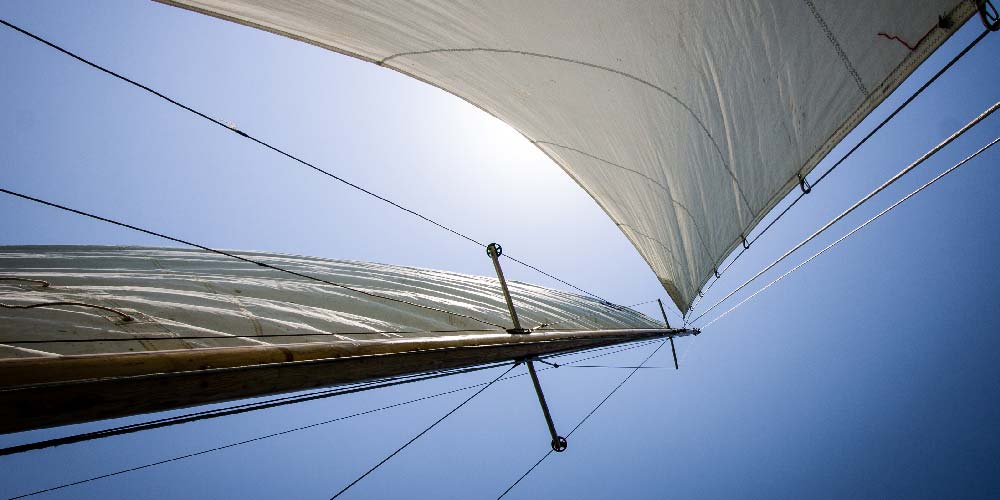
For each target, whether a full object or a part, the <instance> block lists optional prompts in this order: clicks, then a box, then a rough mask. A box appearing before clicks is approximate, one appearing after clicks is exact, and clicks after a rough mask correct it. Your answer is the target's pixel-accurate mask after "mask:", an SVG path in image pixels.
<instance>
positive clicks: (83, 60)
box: [0, 19, 622, 307]
mask: <svg viewBox="0 0 1000 500" xmlns="http://www.w3.org/2000/svg"><path fill="white" fill-rule="evenodd" d="M0 24H3V25H4V26H6V27H8V28H10V29H12V30H14V31H17V32H18V33H21V34H22V35H25V36H27V37H29V38H31V39H33V40H35V41H38V42H40V43H42V44H44V45H46V46H48V47H51V48H53V49H55V50H57V51H59V52H62V53H63V54H65V55H67V56H69V57H71V58H73V59H76V60H77V61H79V62H81V63H83V64H86V65H87V66H90V67H92V68H94V69H96V70H98V71H101V72H103V73H105V74H107V75H109V76H112V77H114V78H117V79H119V80H121V81H123V82H126V83H128V84H130V85H133V86H135V87H137V88H139V89H142V90H144V91H146V92H148V93H150V94H152V95H154V96H156V97H159V98H160V99H163V100H164V101H167V102H168V103H170V104H173V105H174V106H177V107H179V108H181V109H183V110H185V111H188V112H190V113H193V114H195V115H197V116H199V117H201V118H204V119H205V120H208V121H209V122H211V123H213V124H215V125H218V126H220V127H223V128H225V129H227V130H230V131H232V132H234V133H236V134H238V135H240V136H242V137H245V138H247V139H250V140H251V141H253V142H255V143H257V144H259V145H261V146H263V147H265V148H267V149H270V150H271V151H274V152H275V153H278V154H280V155H282V156H285V157H286V158H289V159H291V160H293V161H295V162H297V163H300V164H302V165H304V166H306V167H309V168H310V169H312V170H315V171H316V172H318V173H320V174H323V175H325V176H327V177H329V178H331V179H334V180H336V181H339V182H341V183H343V184H344V185H346V186H349V187H351V188H354V189H356V190H358V191H361V192H362V193H365V194H367V195H368V196H371V197H373V198H375V199H377V200H380V201H382V202H385V203H388V204H389V205H392V206H393V207H396V208H398V209H400V210H402V211H404V212H406V213H409V214H411V215H413V216H416V217H418V218H420V219H422V220H424V221H426V222H429V223H431V224H433V225H435V226H437V227H439V228H441V229H443V230H445V231H448V232H449V233H451V234H453V235H455V236H458V237H459V238H462V239H464V240H467V241H469V242H472V243H475V244H476V245H479V246H480V247H483V248H486V244H484V243H483V242H481V241H479V240H476V239H475V238H472V237H471V236H468V235H466V234H464V233H462V232H459V231H457V230H455V229H452V228H450V227H448V226H446V225H444V224H442V223H440V222H438V221H436V220H434V219H431V218H430V217H427V216H425V215H423V214H421V213H419V212H416V211H414V210H411V209H409V208H406V207H404V206H402V205H400V204H398V203H396V202H394V201H392V200H390V199H388V198H386V197H384V196H381V195H379V194H376V193H374V192H372V191H369V190H368V189H365V188H364V187H361V186H360V185H358V184H355V183H353V182H351V181H348V180H347V179H344V178H343V177H340V176H338V175H336V174H334V173H332V172H330V171H328V170H325V169H323V168H320V167H318V166H316V165H314V164H312V163H310V162H308V161H305V160H303V159H302V158H299V157H298V156H295V155H293V154H291V153H288V152H286V151H284V150H282V149H280V148H278V147H276V146H273V145H271V144H270V143H268V142H265V141H264V140H261V139H258V138H256V137H254V136H252V135H250V134H248V133H246V132H244V131H242V130H239V129H238V128H236V127H233V126H230V125H227V124H225V123H223V122H221V121H220V120H217V119H215V118H212V117H211V116H209V115H208V114H206V113H204V112H201V111H198V110H197V109H195V108H192V107H190V106H187V105H185V104H183V103H181V102H179V101H176V100H174V99H172V98H170V97H167V96H166V95H164V94H162V93H160V92H158V91H156V90H153V89H152V88H150V87H148V86H146V85H144V84H142V83H139V82H137V81H135V80H132V79H131V78H128V77H126V76H123V75H121V74H119V73H116V72H114V71H112V70H110V69H108V68H106V67H104V66H101V65H100V64H97V63H95V62H93V61H91V60H89V59H86V58H84V57H83V56H80V55H77V54H76V53H74V52H71V51H70V50H68V49H65V48H63V47H61V46H59V45H56V44H55V43H53V42H50V41H48V40H46V39H44V38H42V37H40V36H38V35H36V34H34V33H31V32H30V31H27V30H25V29H23V28H21V27H18V26H16V25H14V24H11V23H9V22H7V21H6V20H4V19H0ZM503 256H504V257H507V258H508V259H510V260H511V261H513V262H516V263H518V264H520V265H522V266H524V267H527V268H528V269H531V270H533V271H536V272H538V273H541V274H542V275H544V276H547V277H549V278H552V279H554V280H556V281H558V282H559V283H562V284H564V285H566V286H569V287H571V288H573V289H574V290H577V291H579V292H582V293H584V294H586V295H589V296H591V297H593V298H595V299H597V300H600V301H602V302H605V303H607V304H611V305H614V306H618V305H617V304H615V303H614V302H611V301H609V300H606V299H604V298H602V297H600V296H598V295H595V294H593V293H591V292H588V291H587V290H584V289H582V288H580V287H578V286H576V285H574V284H572V283H570V282H568V281H565V280H563V279H560V278H558V277H556V276H554V275H552V274H550V273H547V272H545V271H543V270H541V269H539V268H538V267H535V266H533V265H531V264H528V263H527V262H525V261H522V260H520V259H517V258H514V257H511V256H510V255H507V254H504V255H503ZM618 307H622V306H618Z"/></svg>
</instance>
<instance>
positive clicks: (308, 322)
mask: <svg viewBox="0 0 1000 500" xmlns="http://www.w3.org/2000/svg"><path fill="white" fill-rule="evenodd" d="M239 255H241V256H244V257H247V258H250V259H253V260H255V261H260V262H264V263H267V264H269V265H273V266H277V267H280V268H282V269H288V270H292V271H295V272H299V273H302V274H304V275H307V276H310V277H313V278H319V279H323V280H327V281H330V282H334V283H339V284H342V285H346V286H349V287H351V288H354V289H356V290H360V291H363V292H367V293H373V294H378V295H381V296H383V297H390V298H393V299H400V300H405V301H408V302H412V303H415V304H420V305H424V306H430V307H434V308H436V309H442V310H447V311H451V312H454V313H457V314H458V315H454V314H447V313H443V312H439V311H434V310H429V309H422V308H419V307H414V306H412V305H408V304H404V303H400V302H394V301H391V300H386V299H381V298H375V297H371V296H366V295H363V294H360V293H358V292H357V291H352V290H348V289H345V288H341V287H337V286H333V285H329V284H324V283H320V282H317V281H313V280H309V279H305V278H301V277H296V276H291V275H288V274H285V273H282V272H279V271H275V270H273V269H266V268H263V267H258V266H253V265H250V264H247V263H245V262H241V261H238V260H234V259H231V258H228V257H225V256H221V255H216V254H210V253H206V252H202V251H199V250H187V249H171V248H138V247H88V246H61V247H60V246H26V247H0V276H2V278H3V279H0V289H2V290H3V299H2V302H3V303H5V304H9V305H13V306H28V305H32V304H41V303H50V302H76V303H82V304H90V305H96V306H101V307H106V308H109V309H111V310H114V311H119V312H121V313H124V314H127V315H129V316H131V317H132V318H134V319H132V320H129V321H126V320H123V317H122V316H119V315H118V314H116V313H115V312H113V311H111V310H107V309H97V308H91V307H84V306H77V305H59V306H52V307H44V308H33V309H5V308H0V358H24V357H44V356H55V355H67V354H74V355H75V354H109V353H123V352H133V351H135V352H142V351H163V350H172V349H196V348H205V347H243V346H255V345H263V346H267V345H283V344H284V345H288V344H298V343H310V342H331V341H350V342H356V343H357V342H362V343H363V342H365V341H374V340H385V339H402V338H413V337H427V336H435V335H439V336H446V335H449V333H450V334H451V335H454V332H456V331H460V330H471V331H475V330H481V331H484V333H485V331H491V332H493V333H496V332H497V331H500V332H503V330H501V329H499V328H498V327H496V326H493V325H490V324H486V323H481V322H478V321H476V320H474V319H471V318H469V317H472V318H477V319H481V320H485V321H487V322H490V323H494V324H498V325H501V326H503V327H505V328H509V327H510V326H511V325H510V317H509V315H508V312H507V306H506V303H505V302H504V299H503V295H502V294H501V292H500V285H499V282H498V281H497V280H496V278H483V277H477V276H469V275H463V274H458V273H450V272H445V271H433V270H429V269H416V268H410V267H401V266H390V265H385V264H372V263H366V262H353V261H336V260H327V259H319V258H314V257H299V256H291V255H277V254H266V253H260V252H239ZM11 278H16V279H11ZM19 280H20V281H19ZM28 280H35V281H28ZM40 281H41V282H46V283H48V285H49V286H41V285H42V283H39V282H40ZM508 285H509V286H510V291H511V295H512V296H513V300H514V302H515V304H516V306H517V311H518V314H519V316H520V317H521V321H522V323H523V324H524V325H525V326H526V327H531V328H537V327H538V326H541V325H543V324H544V325H549V327H547V328H543V329H542V330H545V329H581V328H583V329H608V328H662V324H660V323H657V322H656V321H653V320H651V319H650V318H648V317H646V316H644V315H642V314H640V313H637V312H635V311H632V310H630V309H626V308H619V307H610V306H608V305H607V304H604V303H602V302H600V301H598V300H596V299H593V298H590V297H583V296H579V295H574V294H570V293H565V292H560V291H556V290H550V289H546V288H542V287H538V286H533V285H528V284H523V283H519V282H515V281H512V282H508ZM460 315H464V316H469V317H463V316H460ZM504 335H506V333H505V334H504ZM192 337H194V338H192ZM23 341H29V342H30V343H23ZM39 341H41V342H40V343H39Z"/></svg>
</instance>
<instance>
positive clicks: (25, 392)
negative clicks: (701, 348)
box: [0, 329, 699, 433]
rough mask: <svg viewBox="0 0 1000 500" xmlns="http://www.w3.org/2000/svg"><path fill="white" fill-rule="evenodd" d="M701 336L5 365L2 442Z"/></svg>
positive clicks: (383, 344) (641, 332) (591, 335)
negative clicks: (109, 421)
mask: <svg viewBox="0 0 1000 500" xmlns="http://www.w3.org/2000/svg"><path fill="white" fill-rule="evenodd" d="M698 333H699V332H698V330H690V329H630V330H587V331H578V330H574V331H540V332H538V331H536V332H534V333H531V334H528V335H510V334H507V333H497V334H483V333H482V332H466V334H462V333H461V332H459V333H458V334H456V335H450V336H443V337H421V338H415V339H414V338H410V339H384V340H373V341H338V342H324V343H302V344H285V345H269V346H251V347H217V348H203V349H179V350H170V351H148V352H136V353H124V354H90V355H72V356H56V357H46V358H22V359H6V360H0V433H10V432H19V431H25V430H30V429H38V428H43V427H52V426H58V425H67V424H75V423H81V422H88V421H92V420H100V419H106V418H117V417H124V416H128V415H137V414H142V413H149V412H155V411H163V410H169V409H175V408H183V407H189V406H195V405H200V404H207V403H214V402H221V401H229V400H234V399H240V398H247V397H252V396H263V395H267V394H276V393H281V392H290V391H298V390H303V389H311V388H318V387H328V386H333V385H338V384H344V383H350V382H360V381H365V380H373V379H379V378H385V377H392V376H399V375H409V374H417V373H424V372H428V371H434V370H441V369H449V368H463V367H470V366H476V365H482V364H485V363H491V362H497V361H513V360H519V359H526V358H530V357H536V356H544V355H549V354H554V353H559V352H566V351H573V350H580V349H588V348H594V347H602V346H608V345H614V344H623V343H628V342H635V341H639V340H646V339H655V338H662V337H674V336H685V335H692V334H694V335H697V334H698Z"/></svg>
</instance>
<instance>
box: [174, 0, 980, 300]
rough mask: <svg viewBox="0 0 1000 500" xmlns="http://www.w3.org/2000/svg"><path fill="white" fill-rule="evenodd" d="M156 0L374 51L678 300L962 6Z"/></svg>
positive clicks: (364, 52) (943, 31)
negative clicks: (585, 202)
mask: <svg viewBox="0 0 1000 500" xmlns="http://www.w3.org/2000/svg"><path fill="white" fill-rule="evenodd" d="M168 3H171V4H175V5H178V6H181V7H184V8H188V9H192V10H195V11H199V12H203V13H206V14H209V15H213V16H217V17H220V18H223V19H228V20H232V21H235V22H239V23H243V24H246V25H249V26H253V27H257V28H261V29H265V30H268V31H272V32H275V33H278V34H281V35H284V36H289V37H292V38H295V39H298V40H302V41H305V42H308V43H312V44H315V45H319V46H322V47H326V48H329V49H331V50H335V51H338V52H342V53H345V54H349V55H352V56H355V57H358V58H361V59H365V60H368V61H372V62H374V63H376V64H379V65H382V66H385V67H388V68H392V69H395V70H397V71H401V72H403V73H406V74H408V75H411V76H413V77H415V78H418V79H420V80H423V81H425V82H428V83H430V84H432V85H435V86H437V87H440V88H442V89H445V90H447V91H449V92H452V93H454V94H455V95H457V96H459V97H461V98H463V99H465V100H467V101H469V102H470V103H472V104H474V105H476V106H478V107H480V108H482V109H483V110H485V111H487V112H488V113H490V114H493V115H495V116H497V117H499V118H500V119H502V120H504V121H505V122H507V123H508V124H510V125H511V126H513V127H515V128H516V129H517V130H518V131H520V132H521V133H522V134H523V135H524V136H525V137H526V138H528V140H530V141H532V142H533V143H534V144H536V145H537V146H538V147H539V148H541V149H542V150H543V151H544V152H545V153H547V154H548V155H549V156H550V157H551V158H552V159H553V160H554V161H555V162H556V163H558V164H559V165H560V166H561V167H562V168H563V169H564V170H565V171H566V172H567V173H568V174H569V175H570V176H572V177H573V178H574V179H575V180H576V181H577V182H578V183H579V184H580V185H581V186H582V187H583V188H584V189H585V190H586V191H587V192H588V193H590V194H591V196H593V198H594V199H595V200H596V201H597V203H598V204H599V205H600V206H601V207H602V208H603V209H604V210H605V211H606V212H607V213H608V215H609V216H610V217H611V218H612V219H613V220H614V221H615V222H616V223H617V224H618V226H619V227H620V228H621V230H622V231H623V232H624V234H625V235H626V236H627V237H628V238H629V240H631V242H632V243H633V244H634V245H635V247H636V248H637V249H638V251H639V253H640V254H641V255H642V256H643V258H645V260H646V262H648V263H649V265H650V267H651V268H652V270H653V271H654V272H655V273H656V275H657V277H658V278H659V279H660V282H661V283H662V284H663V286H664V288H666V290H667V291H668V293H669V294H670V296H671V298H672V299H673V300H674V301H675V302H676V303H677V305H678V306H679V307H681V308H682V309H685V308H686V307H687V306H688V305H689V304H690V303H691V301H692V299H693V298H694V297H695V295H696V294H697V293H698V291H699V289H700V287H701V286H702V285H703V284H704V283H705V282H706V281H707V279H708V278H709V276H711V275H712V273H713V270H715V269H716V268H717V266H718V264H719V262H720V261H721V260H722V259H723V258H725V256H726V255H728V254H729V252H730V251H731V250H732V249H733V248H735V247H736V246H738V245H740V243H741V239H742V236H744V235H747V234H748V233H749V232H750V230H751V229H752V228H753V227H754V226H755V225H756V224H757V223H758V222H759V221H760V219H761V218H762V217H763V216H764V214H766V213H767V212H768V211H769V210H770V209H771V208H772V207H773V206H774V204H775V203H777V201H778V200H779V199H780V198H781V197H782V196H784V195H785V194H786V193H788V191H789V190H791V189H794V188H796V186H797V185H798V179H799V177H800V176H803V177H804V176H805V175H806V174H808V173H809V172H810V171H811V170H812V168H813V167H814V166H815V165H816V163H817V162H818V161H819V160H820V159H822V157H823V156H824V155H825V154H826V153H827V152H828V151H829V150H830V149H831V148H832V147H833V146H834V145H835V144H836V143H838V142H839V141H840V140H841V139H842V138H843V136H844V135H845V134H846V133H847V132H849V131H850V130H851V129H852V128H853V127H854V126H855V125H857V123H858V122H859V121H860V120H861V119H862V118H864V117H865V116H866V115H867V114H868V112H869V111H871V110H872V109H873V108H874V107H875V106H876V105H878V104H879V103H880V102H881V101H882V100H883V99H884V98H885V97H886V96H888V95H889V93H890V92H891V91H892V90H893V89H894V88H895V87H896V86H897V85H898V84H899V83H900V82H901V81H902V80H903V79H904V78H905V77H906V76H907V75H909V73H910V72H911V71H912V70H913V69H914V68H915V67H916V66H917V65H918V64H919V63H920V62H921V61H923V59H924V58H926V57H927V55H928V54H930V53H931V52H932V51H933V50H934V49H935V48H936V47H937V46H939V45H940V44H941V43H942V42H943V41H944V40H945V39H946V38H947V37H948V36H949V35H950V34H951V33H952V32H953V31H954V30H955V29H957V27H958V26H960V25H961V23H962V22H964V21H965V20H966V19H968V17H969V16H970V15H972V13H973V12H974V6H973V5H972V3H971V2H968V1H964V0H923V1H920V2H912V1H910V0H882V1H878V2H870V1H861V0H844V1H839V2H817V1H814V0H776V1H757V0H729V1H723V0H718V1H699V2H694V1H679V2H678V1H664V2H642V1H627V2H609V1H585V0H566V1H525V0H501V1H491V2H450V1H429V0H419V1H417V0H412V1H386V0H366V1H364V2H349V1H340V0H311V1H310V0H175V1H169V2H168ZM907 44H909V45H910V46H915V49H913V50H911V49H910V48H908V47H907Z"/></svg>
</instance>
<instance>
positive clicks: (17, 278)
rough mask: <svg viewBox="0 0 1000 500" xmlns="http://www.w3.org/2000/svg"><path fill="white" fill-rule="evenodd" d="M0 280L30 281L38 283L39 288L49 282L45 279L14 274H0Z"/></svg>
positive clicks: (46, 286)
mask: <svg viewBox="0 0 1000 500" xmlns="http://www.w3.org/2000/svg"><path fill="white" fill-rule="evenodd" d="M0 281H20V282H24V283H31V284H34V285H38V286H39V287H41V288H48V286H49V282H48V281H45V280H35V279H31V278H20V277H16V276H0Z"/></svg>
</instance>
